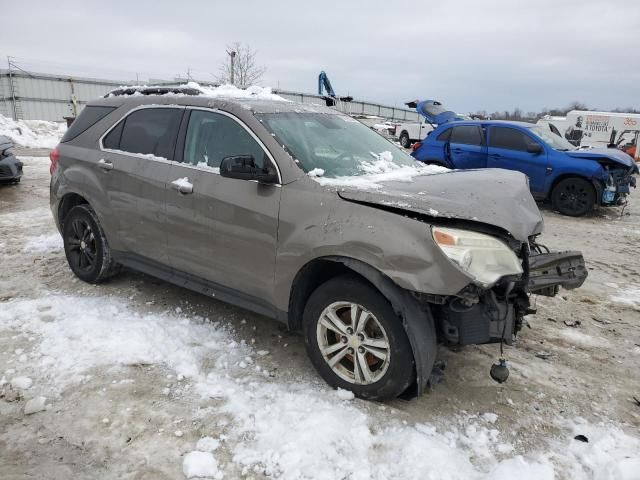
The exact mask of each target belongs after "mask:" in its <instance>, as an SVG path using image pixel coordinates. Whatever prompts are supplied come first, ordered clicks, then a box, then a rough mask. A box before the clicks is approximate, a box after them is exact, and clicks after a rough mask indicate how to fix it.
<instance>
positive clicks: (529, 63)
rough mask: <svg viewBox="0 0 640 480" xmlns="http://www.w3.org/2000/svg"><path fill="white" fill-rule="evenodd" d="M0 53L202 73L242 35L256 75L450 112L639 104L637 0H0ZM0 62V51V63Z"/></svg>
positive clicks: (130, 71)
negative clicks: (425, 102)
mask: <svg viewBox="0 0 640 480" xmlns="http://www.w3.org/2000/svg"><path fill="white" fill-rule="evenodd" d="M0 11H3V15H2V17H3V20H4V21H3V22H2V37H1V40H0V54H2V55H3V56H6V55H12V56H15V57H16V62H17V63H18V64H20V65H23V66H24V67H26V68H28V69H32V70H37V71H55V73H70V74H74V73H75V74H85V75H92V76H100V77H108V78H116V79H128V78H132V79H135V76H136V74H138V75H139V77H140V78H141V79H147V78H149V77H150V76H153V77H156V78H157V77H161V78H173V77H174V76H176V75H183V76H184V75H186V71H187V69H188V68H190V69H191V72H192V75H193V76H194V77H196V78H200V79H203V80H212V79H213V76H212V74H217V73H218V68H219V64H220V62H222V61H225V57H226V54H225V46H226V45H227V44H228V43H230V42H233V41H240V42H243V43H248V44H249V45H251V46H252V47H253V48H255V49H256V50H257V52H258V60H259V62H260V63H261V64H264V65H265V66H266V67H267V73H266V74H265V76H264V78H263V80H262V82H261V84H262V85H265V86H272V87H277V86H279V87H280V88H282V89H287V90H297V91H304V92H315V91H316V89H317V76H318V73H319V72H320V70H325V71H326V72H327V74H328V75H329V78H330V79H331V82H332V83H333V87H334V89H335V90H336V92H337V93H338V94H339V95H346V94H350V95H352V96H354V97H355V98H357V99H365V100H371V101H376V102H381V103H386V104H393V105H401V104H402V103H404V102H405V101H407V100H412V99H416V98H419V99H426V98H433V99H437V100H440V101H442V102H443V103H444V104H445V105H447V106H449V107H450V108H452V109H454V110H457V111H459V112H468V111H477V110H487V111H490V112H491V111H496V110H504V109H513V108H514V107H516V106H517V107H520V108H522V109H523V110H524V111H529V110H540V109H541V108H543V107H550V108H551V107H559V106H564V105H567V104H568V103H569V102H571V101H574V100H579V101H582V102H585V103H586V104H587V105H588V106H590V107H598V108H603V109H605V108H613V107H628V106H631V107H635V108H639V107H640V52H639V48H640V1H638V0H626V1H622V0H615V1H612V0H581V1H577V0H536V1H523V0H512V1H507V0H505V1H492V0H485V1H480V0H478V1H473V0H456V1H444V0H441V1H440V2H437V1H435V0H430V1H424V0H413V1H411V2H406V1H401V0H394V1H389V0H386V1H373V0H369V1H347V0H343V1H331V0H325V1H315V2H305V1H301V0H297V1H288V0H287V1H277V0H273V1H271V2H267V1H243V0H226V1H224V2H217V1H214V0H209V1H205V0H203V1H193V2H189V1H176V0H173V1H171V2H164V1H161V0H157V1H153V2H152V1H149V2H134V1H127V2H119V1H109V0H105V1H102V2H92V1H77V2H76V1H63V2H60V1H23V2H18V1H16V0H0ZM2 63H4V62H3V61H1V59H0V65H2Z"/></svg>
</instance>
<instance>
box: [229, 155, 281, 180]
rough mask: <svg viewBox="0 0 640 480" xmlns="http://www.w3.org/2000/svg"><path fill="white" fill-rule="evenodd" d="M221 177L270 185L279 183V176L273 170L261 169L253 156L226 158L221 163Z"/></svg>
mask: <svg viewBox="0 0 640 480" xmlns="http://www.w3.org/2000/svg"><path fill="white" fill-rule="evenodd" d="M220 176H222V177H226V178H235V179H238V180H255V181H257V182H260V183H268V184H273V183H278V175H276V173H275V172H274V171H273V168H271V169H270V168H267V167H265V168H259V167H258V166H256V162H255V159H254V158H253V155H235V156H231V157H224V158H223V159H222V162H221V163H220Z"/></svg>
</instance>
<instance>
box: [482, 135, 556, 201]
mask: <svg viewBox="0 0 640 480" xmlns="http://www.w3.org/2000/svg"><path fill="white" fill-rule="evenodd" d="M488 143H489V149H488V153H489V160H488V165H487V166H488V167H493V168H506V169H507V170H517V171H519V172H522V173H524V174H525V175H527V176H528V177H529V185H530V188H531V191H532V192H533V193H534V194H537V195H542V194H543V192H544V186H545V180H546V176H547V175H548V174H549V171H548V169H547V167H548V166H549V164H548V162H547V153H546V152H545V150H544V146H543V145H542V144H541V143H540V142H538V141H536V140H535V139H533V138H532V137H531V136H530V135H528V134H526V133H525V132H523V131H521V130H518V129H515V128H511V127H493V126H492V127H491V128H490V129H489V142H488ZM532 146H533V147H539V148H540V149H541V151H538V152H537V153H530V150H532V148H531V147H532Z"/></svg>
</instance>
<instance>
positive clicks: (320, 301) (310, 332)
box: [303, 275, 415, 400]
mask: <svg viewBox="0 0 640 480" xmlns="http://www.w3.org/2000/svg"><path fill="white" fill-rule="evenodd" d="M303 322H304V335H305V345H306V348H307V353H308V355H309V357H310V359H311V362H312V363H313V365H314V366H315V368H316V369H317V371H318V373H319V374H320V375H321V376H322V378H323V379H324V380H325V381H326V382H327V383H328V384H329V385H331V386H333V387H335V388H338V387H339V388H343V389H345V390H350V391H352V392H353V393H354V394H355V395H356V396H358V397H361V398H366V399H369V400H389V399H392V398H395V397H397V396H398V395H400V394H401V393H402V392H404V391H405V390H406V389H407V387H409V385H410V384H411V383H412V382H413V381H414V380H415V366H414V360H413V354H412V350H411V345H410V343H409V339H408V338H407V334H406V332H405V330H404V327H403V326H402V321H401V319H400V318H398V316H397V315H396V313H395V312H394V311H393V308H392V307H391V305H390V304H389V302H388V301H387V299H386V298H385V297H384V296H383V295H382V294H381V293H380V292H379V291H378V290H376V289H375V288H373V287H372V286H371V285H369V284H367V283H365V282H364V281H362V280H360V279H359V278H356V277H353V276H349V275H346V276H340V277H336V278H333V279H331V280H329V281H328V282H326V283H324V284H322V285H321V286H320V287H318V288H317V289H316V290H315V291H314V292H313V294H312V295H311V297H310V298H309V300H308V302H307V305H306V306H305V310H304V316H303Z"/></svg>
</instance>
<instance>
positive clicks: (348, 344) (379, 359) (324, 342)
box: [316, 302, 391, 385]
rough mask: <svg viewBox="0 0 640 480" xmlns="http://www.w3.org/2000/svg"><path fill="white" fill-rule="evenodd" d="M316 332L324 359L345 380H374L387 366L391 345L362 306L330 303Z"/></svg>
mask: <svg viewBox="0 0 640 480" xmlns="http://www.w3.org/2000/svg"><path fill="white" fill-rule="evenodd" d="M316 335H317V341H318V346H319V348H320V353H321V354H322V357H323V358H324V360H325V362H327V364H328V365H329V367H331V369H332V370H333V372H334V373H335V374H336V375H338V376H339V377H340V378H342V379H343V380H345V381H347V382H349V383H352V384H356V385H369V384H372V383H375V382H377V381H378V380H380V379H381V378H382V377H383V376H384V374H385V373H386V372H387V369H388V368H389V362H390V352H391V347H390V343H389V339H388V337H387V333H386V332H385V330H384V328H383V326H382V324H381V323H380V322H379V321H378V319H377V318H376V317H375V316H374V315H373V314H372V313H371V312H370V311H368V310H367V309H366V308H364V307H363V306H362V305H359V304H357V303H352V302H335V303H332V304H331V305H329V306H328V307H326V308H325V309H324V310H323V312H322V313H321V315H320V318H319V320H318V323H317V329H316Z"/></svg>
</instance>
